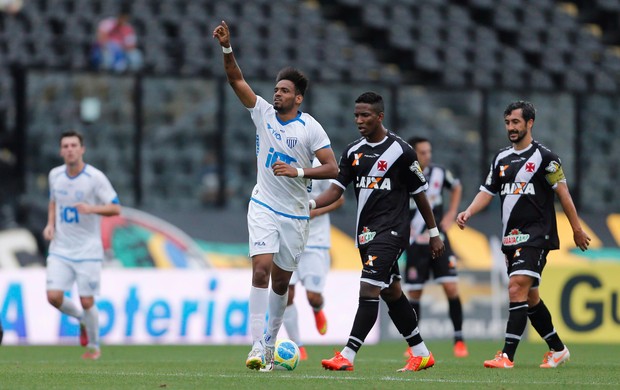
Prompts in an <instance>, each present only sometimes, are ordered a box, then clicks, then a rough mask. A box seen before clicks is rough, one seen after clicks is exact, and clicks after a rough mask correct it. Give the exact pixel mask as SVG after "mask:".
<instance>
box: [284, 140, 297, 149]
mask: <svg viewBox="0 0 620 390" xmlns="http://www.w3.org/2000/svg"><path fill="white" fill-rule="evenodd" d="M286 145H287V146H288V147H289V148H291V149H293V148H294V147H295V145H297V137H286Z"/></svg>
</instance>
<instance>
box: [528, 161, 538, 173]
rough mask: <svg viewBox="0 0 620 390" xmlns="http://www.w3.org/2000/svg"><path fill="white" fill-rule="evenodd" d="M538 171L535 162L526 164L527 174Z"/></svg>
mask: <svg viewBox="0 0 620 390" xmlns="http://www.w3.org/2000/svg"><path fill="white" fill-rule="evenodd" d="M535 170H536V164H534V163H533V162H527V163H525V172H534V171H535Z"/></svg>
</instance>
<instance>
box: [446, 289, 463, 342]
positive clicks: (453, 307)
mask: <svg viewBox="0 0 620 390" xmlns="http://www.w3.org/2000/svg"><path fill="white" fill-rule="evenodd" d="M448 311H449V313H450V319H451V320H452V325H453V326H454V342H455V343H456V342H457V341H463V306H462V305H461V298H460V297H456V298H453V299H448Z"/></svg>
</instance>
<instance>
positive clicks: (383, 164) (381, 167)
mask: <svg viewBox="0 0 620 390" xmlns="http://www.w3.org/2000/svg"><path fill="white" fill-rule="evenodd" d="M387 169H388V163H387V161H385V160H379V161H377V170H379V171H380V172H385V171H387Z"/></svg>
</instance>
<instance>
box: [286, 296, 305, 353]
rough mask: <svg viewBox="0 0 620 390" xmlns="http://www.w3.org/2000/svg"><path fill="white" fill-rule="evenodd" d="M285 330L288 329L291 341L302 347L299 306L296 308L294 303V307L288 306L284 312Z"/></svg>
mask: <svg viewBox="0 0 620 390" xmlns="http://www.w3.org/2000/svg"><path fill="white" fill-rule="evenodd" d="M284 329H286V333H287V334H288V338H289V339H291V340H292V341H293V342H294V343H295V344H297V345H301V340H300V336H299V319H298V314H297V306H295V304H294V303H293V304H292V305H288V306H287V307H286V310H285V311H284Z"/></svg>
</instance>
